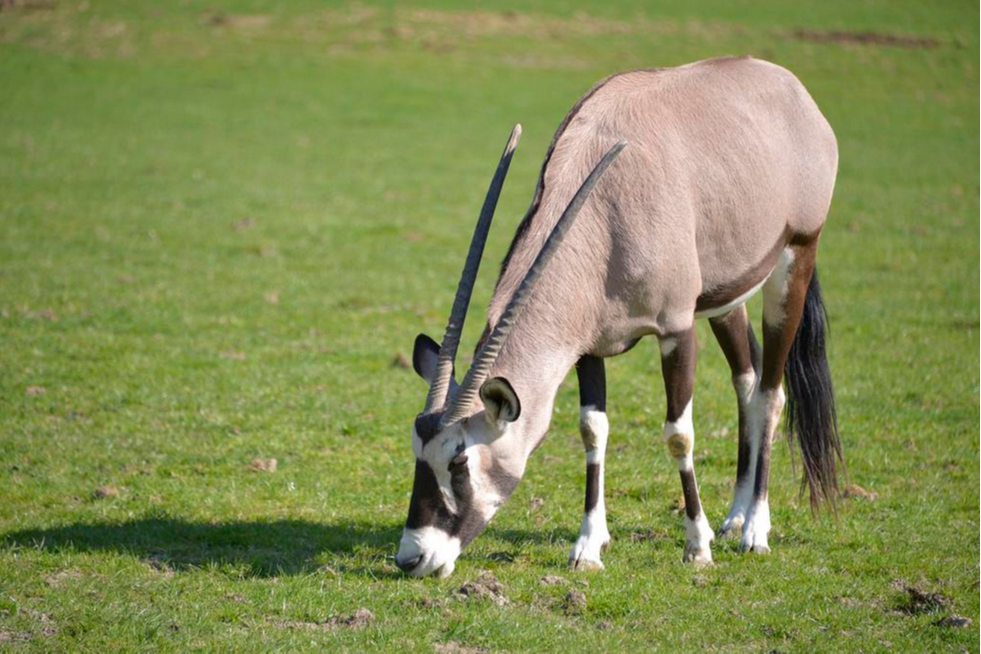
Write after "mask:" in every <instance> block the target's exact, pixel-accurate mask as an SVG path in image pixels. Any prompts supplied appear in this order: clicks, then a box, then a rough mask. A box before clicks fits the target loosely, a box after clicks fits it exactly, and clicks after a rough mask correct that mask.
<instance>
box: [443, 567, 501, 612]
mask: <svg viewBox="0 0 981 654" xmlns="http://www.w3.org/2000/svg"><path fill="white" fill-rule="evenodd" d="M456 592H457V594H458V595H459V596H461V597H463V598H466V599H478V600H485V599H486V600H490V601H492V602H494V604H497V605H498V606H506V605H508V604H510V603H511V600H509V599H508V598H507V596H506V595H505V594H504V584H502V583H501V582H499V581H498V580H497V577H495V576H494V574H493V573H491V572H487V571H484V572H481V573H480V576H479V577H477V578H476V579H475V580H473V581H467V582H464V584H463V585H462V586H460V588H459V589H458V590H457V591H456Z"/></svg>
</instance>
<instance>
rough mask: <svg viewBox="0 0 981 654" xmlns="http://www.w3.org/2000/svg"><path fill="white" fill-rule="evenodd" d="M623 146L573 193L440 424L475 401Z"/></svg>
mask: <svg viewBox="0 0 981 654" xmlns="http://www.w3.org/2000/svg"><path fill="white" fill-rule="evenodd" d="M626 145H627V142H626V141H620V142H619V143H617V144H616V145H614V146H613V147H612V148H610V149H609V150H608V151H607V153H606V154H605V155H603V158H602V159H600V161H599V163H598V164H596V166H595V167H594V168H593V170H592V172H591V173H589V176H588V177H587V178H586V181H584V182H583V183H582V186H580V187H579V190H578V191H576V194H575V195H574V196H573V197H572V201H571V202H569V206H567V207H566V208H565V211H563V212H562V216H561V217H560V218H559V221H558V222H557V223H556V224H555V227H553V228H552V233H551V234H549V235H548V239H547V240H546V241H545V244H544V245H543V246H542V249H541V250H539V252H538V256H537V257H535V262H534V263H532V264H531V268H529V269H528V272H527V273H525V276H524V279H522V280H521V284H520V285H519V286H518V290H516V291H515V292H514V295H513V296H511V301H510V302H508V305H507V307H506V308H505V309H504V313H503V314H501V318H500V320H498V321H497V325H496V326H495V327H494V331H493V332H492V333H491V335H490V336H489V337H488V339H487V340H486V341H485V342H484V345H483V347H482V348H480V352H479V353H478V354H477V357H476V359H474V362H473V365H471V366H470V370H468V371H467V376H466V377H464V379H463V384H461V386H460V390H459V391H458V392H457V393H456V395H454V396H453V397H452V398H450V402H449V406H447V408H446V412H445V413H444V414H443V417H442V419H441V423H442V424H443V425H449V424H452V423H454V422H456V421H458V420H460V419H462V418H465V417H466V415H467V412H468V411H469V410H470V407H471V405H472V404H473V401H474V399H476V397H477V394H478V393H479V392H480V386H481V384H483V383H484V380H486V379H487V375H488V374H489V373H490V369H491V366H492V365H493V364H494V361H495V360H496V359H497V355H498V354H500V352H501V348H502V347H503V346H504V342H505V341H506V340H507V337H508V334H510V333H511V330H512V329H513V328H514V324H515V321H517V319H518V316H519V315H520V314H521V310H522V309H523V308H524V306H525V304H527V302H528V300H529V298H531V296H532V295H533V294H534V292H535V284H536V282H537V281H538V278H539V277H540V276H541V274H542V271H543V270H544V269H545V267H546V266H547V265H548V262H549V261H551V259H552V256H553V255H554V254H555V252H556V250H557V249H558V247H559V245H560V244H561V243H562V239H564V238H565V235H566V234H567V233H568V232H569V230H570V229H571V228H572V224H573V223H574V222H575V220H576V217H577V216H578V215H579V211H580V210H581V209H582V207H583V205H584V204H585V203H586V200H587V199H588V198H589V194H590V193H591V192H592V191H593V187H595V186H596V183H597V182H598V181H599V180H600V178H601V177H602V176H603V173H605V172H606V169H607V168H609V166H610V164H611V163H613V160H614V159H616V158H617V155H619V154H620V151H621V150H623V148H624V147H626Z"/></svg>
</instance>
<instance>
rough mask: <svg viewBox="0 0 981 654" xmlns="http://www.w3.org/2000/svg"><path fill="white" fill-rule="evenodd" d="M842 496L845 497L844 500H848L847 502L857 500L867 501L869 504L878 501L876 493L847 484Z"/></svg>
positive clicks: (856, 485)
mask: <svg viewBox="0 0 981 654" xmlns="http://www.w3.org/2000/svg"><path fill="white" fill-rule="evenodd" d="M842 495H843V496H844V497H845V499H849V500H853V499H859V500H867V501H869V502H874V501H876V500H877V499H879V494H878V493H876V492H874V491H870V490H866V489H864V488H862V487H861V486H859V485H858V484H849V485H847V486H845V490H844V491H842Z"/></svg>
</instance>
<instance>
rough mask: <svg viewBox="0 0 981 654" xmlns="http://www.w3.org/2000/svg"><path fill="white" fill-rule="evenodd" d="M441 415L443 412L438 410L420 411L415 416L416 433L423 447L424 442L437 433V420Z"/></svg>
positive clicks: (434, 436)
mask: <svg viewBox="0 0 981 654" xmlns="http://www.w3.org/2000/svg"><path fill="white" fill-rule="evenodd" d="M442 417H443V412H442V411H438V412H435V413H420V414H419V415H417V416H416V423H415V427H416V434H418V435H419V440H421V441H422V445H423V447H425V446H426V444H427V443H428V442H429V441H431V440H433V439H434V438H436V434H438V433H439V421H440V420H441V419H442Z"/></svg>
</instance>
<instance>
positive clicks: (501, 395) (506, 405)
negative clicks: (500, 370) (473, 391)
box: [480, 377, 521, 424]
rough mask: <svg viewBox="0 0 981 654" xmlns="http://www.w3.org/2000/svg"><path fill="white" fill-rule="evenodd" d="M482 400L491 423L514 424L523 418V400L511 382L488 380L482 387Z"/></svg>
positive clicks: (498, 379) (495, 378)
mask: <svg viewBox="0 0 981 654" xmlns="http://www.w3.org/2000/svg"><path fill="white" fill-rule="evenodd" d="M480 399H481V400H483V402H484V408H485V409H486V410H487V418H488V419H489V420H490V421H491V423H494V424H496V423H498V422H500V421H502V420H503V421H504V422H514V421H515V420H517V419H518V418H519V417H520V416H521V400H519V399H518V394H517V393H515V392H514V387H513V386H511V382H509V381H508V380H506V379H504V377H494V378H493V379H488V380H487V381H485V382H484V384H483V385H482V386H481V387H480Z"/></svg>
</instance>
